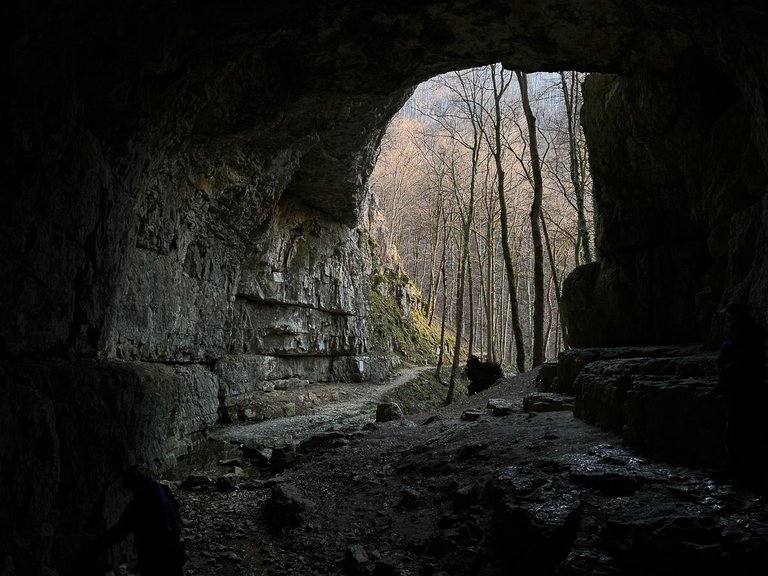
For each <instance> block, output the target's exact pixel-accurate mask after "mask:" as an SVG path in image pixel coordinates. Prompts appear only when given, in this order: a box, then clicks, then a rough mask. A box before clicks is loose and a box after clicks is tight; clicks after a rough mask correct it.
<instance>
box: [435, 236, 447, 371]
mask: <svg viewBox="0 0 768 576" xmlns="http://www.w3.org/2000/svg"><path fill="white" fill-rule="evenodd" d="M445 244H446V242H445V241H444V243H443V256H442V258H441V265H440V274H439V277H438V280H437V283H438V284H439V283H440V278H441V277H442V280H443V313H442V314H441V315H440V351H439V352H438V354H437V368H435V380H437V381H438V382H440V383H441V384H444V382H443V374H442V371H443V361H444V358H445V321H446V317H447V316H448V314H447V309H448V288H447V286H446V281H445Z"/></svg>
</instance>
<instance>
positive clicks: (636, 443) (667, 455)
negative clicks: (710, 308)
mask: <svg viewBox="0 0 768 576" xmlns="http://www.w3.org/2000/svg"><path fill="white" fill-rule="evenodd" d="M557 380H558V386H562V387H563V388H566V389H571V390H573V393H574V397H575V402H574V407H573V414H574V416H576V417H577V418H579V419H581V420H583V421H585V422H587V423H588V424H592V425H596V426H600V427H602V428H606V429H609V430H611V431H613V432H615V433H617V434H620V435H621V436H623V438H624V441H625V442H626V443H627V445H628V446H631V447H632V448H633V449H635V450H637V451H639V452H640V453H642V454H645V455H647V456H649V457H652V458H655V459H656V460H660V461H664V462H669V463H672V464H678V465H686V466H698V467H707V468H712V469H718V468H721V467H723V465H724V463H725V445H726V444H725V436H726V433H725V429H726V419H725V416H726V412H725V402H724V398H723V395H722V393H721V392H719V391H718V390H717V359H716V355H715V354H713V353H711V352H707V351H704V350H702V349H701V348H700V347H699V348H696V347H677V346H669V347H655V348H613V349H610V350H604V349H582V350H569V351H565V352H561V353H560V357H559V360H558V378H557Z"/></svg>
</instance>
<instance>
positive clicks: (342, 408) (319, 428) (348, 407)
mask: <svg viewBox="0 0 768 576" xmlns="http://www.w3.org/2000/svg"><path fill="white" fill-rule="evenodd" d="M425 371H429V372H433V371H434V367H429V366H413V367H408V368H403V369H402V370H400V371H399V372H398V374H397V376H396V377H395V378H393V379H392V380H388V381H386V382H384V383H381V384H359V383H357V384H348V383H342V384H324V385H319V386H314V387H312V393H313V394H315V395H316V396H317V397H318V398H328V397H337V398H339V400H338V401H335V402H328V403H321V404H320V405H318V407H317V408H316V409H315V410H314V411H313V412H312V413H311V414H305V415H300V416H288V417H285V418H275V419H272V420H265V421H261V422H252V423H247V424H227V425H225V426H217V427H215V428H213V429H211V431H210V434H209V438H210V439H211V440H214V441H222V442H230V443H252V444H264V445H270V444H272V443H274V441H275V440H276V439H278V438H280V437H282V436H286V435H290V436H291V437H292V438H293V439H294V440H295V441H296V442H301V441H302V440H304V439H306V438H309V437H311V436H313V435H316V434H318V433H320V432H324V431H326V430H328V429H330V428H334V429H340V428H343V427H347V426H351V425H352V426H356V425H361V424H365V423H367V422H373V421H374V420H375V415H376V405H377V403H378V402H379V400H380V399H381V398H382V397H383V396H384V395H385V394H387V393H388V392H391V391H392V390H394V389H396V388H398V387H400V386H403V385H405V384H407V383H408V382H409V381H411V380H412V379H414V378H415V377H416V376H417V375H418V374H419V373H421V372H425Z"/></svg>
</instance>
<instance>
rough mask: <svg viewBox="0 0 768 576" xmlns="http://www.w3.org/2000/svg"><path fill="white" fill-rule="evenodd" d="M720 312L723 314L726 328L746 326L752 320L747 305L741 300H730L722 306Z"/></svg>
mask: <svg viewBox="0 0 768 576" xmlns="http://www.w3.org/2000/svg"><path fill="white" fill-rule="evenodd" d="M721 312H722V313H723V315H724V316H725V323H726V326H727V327H728V328H739V327H741V326H747V325H749V324H750V323H751V321H752V316H751V315H750V313H749V307H748V306H747V305H746V304H742V303H741V302H732V303H731V304H728V305H727V306H726V307H725V308H723V309H722V310H721Z"/></svg>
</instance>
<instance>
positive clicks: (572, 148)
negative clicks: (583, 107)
mask: <svg viewBox="0 0 768 576" xmlns="http://www.w3.org/2000/svg"><path fill="white" fill-rule="evenodd" d="M575 74H576V73H575V72H572V73H571V88H570V89H569V88H568V82H567V81H566V78H565V72H560V86H561V87H562V90H563V97H564V99H565V113H566V116H567V120H568V144H569V153H570V161H571V162H570V166H571V182H572V183H573V192H574V195H575V196H576V218H577V226H578V237H579V241H578V244H580V245H581V249H582V252H583V253H584V261H585V262H592V248H591V245H590V238H589V228H588V227H587V218H586V213H585V210H584V186H583V185H582V184H583V181H582V177H581V162H580V161H579V154H578V148H577V139H576V123H575V122H574V119H575V97H576V91H577V89H578V88H577V87H576V76H575Z"/></svg>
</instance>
